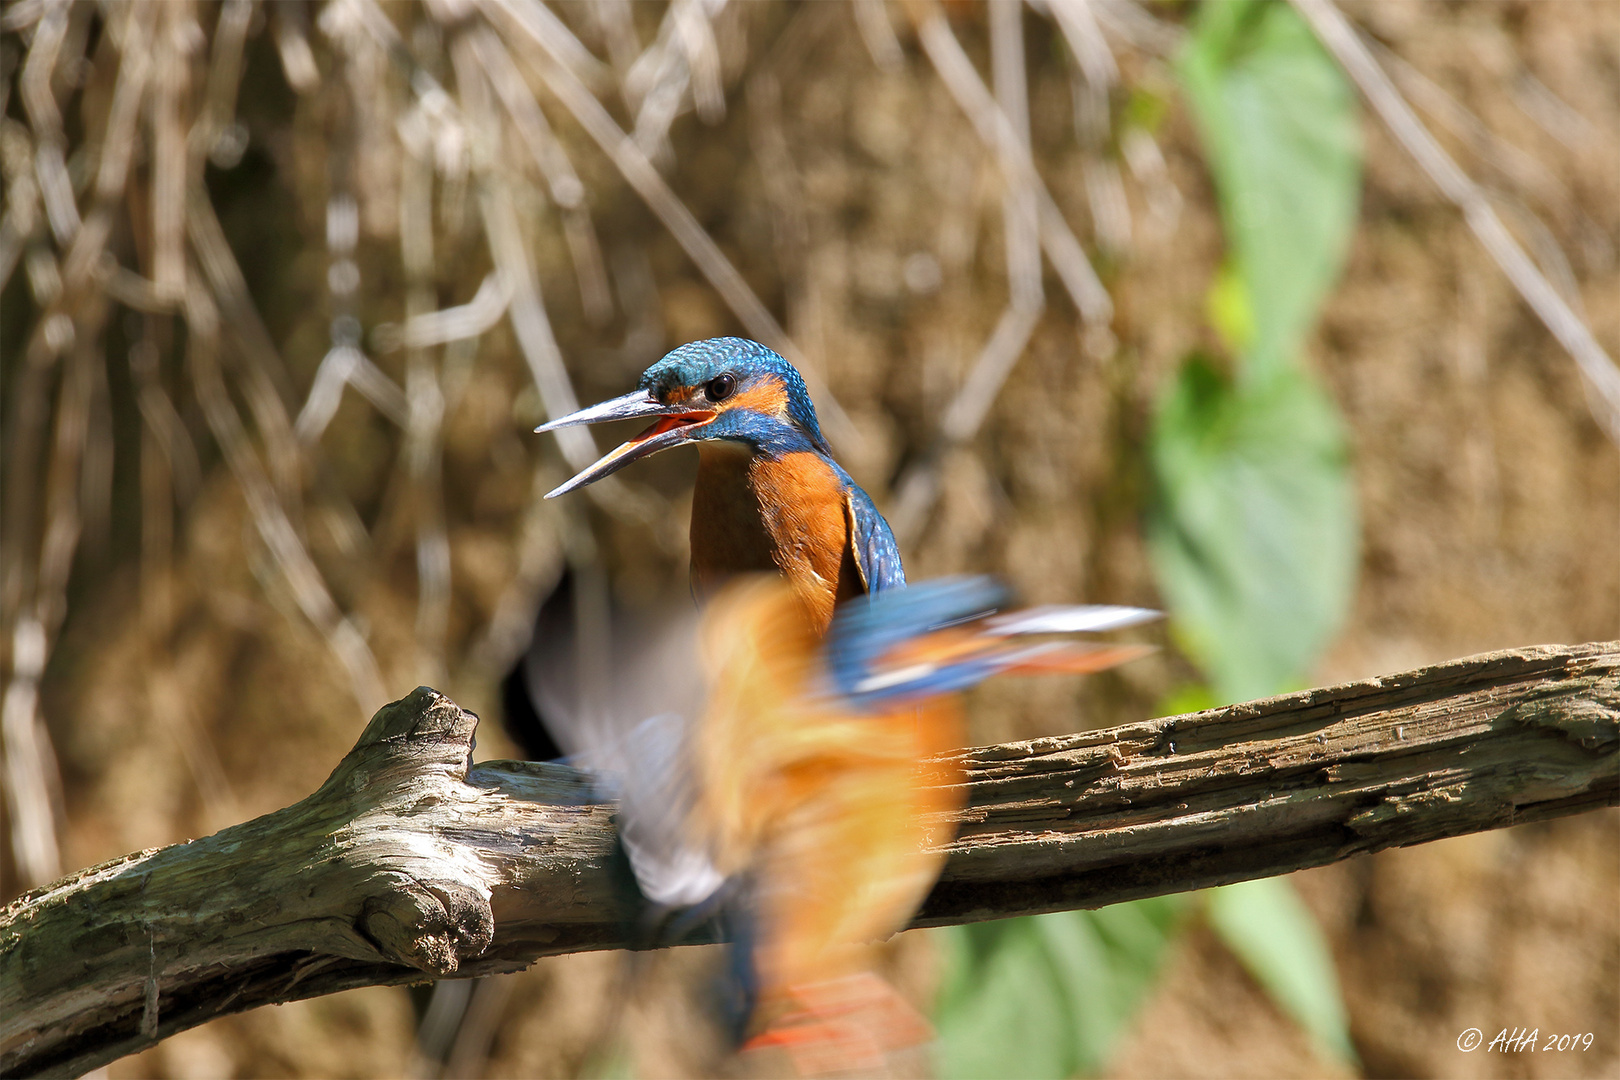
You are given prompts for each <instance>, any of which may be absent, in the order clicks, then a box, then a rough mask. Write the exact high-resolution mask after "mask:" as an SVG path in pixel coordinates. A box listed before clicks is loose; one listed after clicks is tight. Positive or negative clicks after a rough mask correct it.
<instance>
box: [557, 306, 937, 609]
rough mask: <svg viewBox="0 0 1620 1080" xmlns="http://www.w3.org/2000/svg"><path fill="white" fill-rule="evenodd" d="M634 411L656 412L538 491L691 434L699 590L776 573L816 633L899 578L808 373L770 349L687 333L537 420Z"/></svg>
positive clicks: (890, 543) (564, 423)
mask: <svg viewBox="0 0 1620 1080" xmlns="http://www.w3.org/2000/svg"><path fill="white" fill-rule="evenodd" d="M632 417H657V421H656V422H655V423H654V424H653V425H652V426H651V427H649V428H648V429H647V430H645V431H643V432H642V433H641V434H640V435H637V436H636V437H635V438H633V439H631V440H630V441H628V442H626V443H623V444H621V445H620V446H618V447H617V448H615V449H614V450H612V451H610V452H609V453H607V454H606V455H604V456H603V457H602V459H601V460H599V461H597V462H596V463H595V464H593V465H591V466H590V467H589V468H587V469H585V470H584V471H583V472H581V473H580V474H579V475H577V476H575V477H574V478H573V479H571V480H569V481H568V482H567V483H565V484H563V485H561V486H560V487H558V488H557V489H556V490H554V491H552V492H551V493H550V494H548V495H547V496H546V498H548V499H549V498H555V497H556V496H558V495H562V494H565V493H567V492H570V491H573V490H574V489H576V488H580V487H584V486H585V485H586V484H589V483H593V482H594V481H597V480H600V479H601V478H602V477H604V476H608V475H610V474H612V473H615V472H617V471H619V470H620V469H622V468H624V467H625V466H626V465H628V464H630V463H631V462H632V461H636V460H639V459H640V458H644V457H648V456H650V455H652V454H656V453H658V452H659V451H661V450H667V449H669V448H670V447H673V446H685V445H687V444H692V445H695V446H696V447H697V448H698V461H699V464H698V475H697V487H696V489H695V490H694V492H693V494H692V530H691V537H692V580H693V585H694V588H695V591H696V592H697V593H698V594H699V595H700V596H707V595H709V594H710V593H712V592H713V591H714V590H715V589H716V588H717V587H718V586H719V585H721V584H722V583H723V582H724V581H725V579H726V578H728V577H731V576H733V575H736V574H745V573H758V572H764V573H780V574H782V575H783V576H784V577H786V578H787V580H788V583H789V584H790V585H791V586H792V587H793V591H794V592H795V593H796V594H797V595H798V597H799V600H800V602H801V603H803V604H804V605H805V608H806V610H807V611H808V612H809V614H810V618H811V622H812V624H813V625H814V627H815V629H816V631H817V633H821V632H824V631H825V630H826V629H827V627H828V625H829V624H830V623H831V622H832V616H833V609H834V608H835V607H836V606H837V605H838V604H839V603H841V602H842V601H844V600H848V599H850V598H851V597H855V596H862V595H866V594H869V593H871V594H875V593H880V592H882V591H884V590H885V589H891V588H896V587H899V586H902V585H904V584H905V583H906V574H905V571H904V570H903V569H902V568H901V565H900V549H899V548H898V547H897V546H896V544H895V542H894V534H893V533H892V532H890V531H889V523H888V522H887V521H884V520H883V515H881V514H879V513H878V511H877V507H876V506H874V505H873V504H872V499H871V497H870V496H868V495H867V494H866V492H864V491H862V490H861V488H860V487H859V486H858V485H857V484H856V483H855V481H853V480H851V479H850V477H849V474H848V473H847V472H845V471H844V470H843V468H842V467H841V466H840V465H839V464H838V462H836V461H834V460H833V456H832V450H831V448H829V447H828V445H827V440H826V438H825V437H824V436H823V435H822V434H821V426H820V425H819V424H818V423H817V422H816V409H815V406H814V405H812V404H811V402H810V392H809V391H808V390H806V389H805V386H804V379H802V378H801V377H800V376H799V373H798V371H797V370H795V369H794V367H793V365H792V364H790V363H788V362H787V361H786V360H784V359H783V358H782V357H781V356H779V355H777V354H776V353H775V352H772V351H771V350H770V349H767V348H766V347H765V346H763V345H761V344H759V343H758V342H755V341H749V340H747V339H746V338H735V337H722V338H710V339H709V340H707V341H694V342H692V343H691V344H689V345H682V346H681V347H680V348H678V349H676V350H674V351H673V352H671V353H669V354H668V355H666V356H665V357H664V358H663V359H662V360H660V361H658V362H657V363H656V364H654V365H653V366H652V367H650V368H648V369H647V370H646V371H645V372H644V373H643V374H642V376H641V381H640V383H639V384H638V386H637V388H636V389H635V390H633V391H631V392H630V393H628V394H625V395H624V396H623V397H617V398H614V399H612V400H611V401H604V402H602V403H601V404H599V405H592V406H590V407H589V408H585V409H580V410H579V411H578V412H574V413H570V414H569V415H567V416H564V417H561V418H559V419H556V420H553V421H551V422H550V423H546V424H542V425H540V426H539V427H537V428H535V431H537V432H538V431H555V430H556V429H557V428H562V427H570V426H572V425H575V424H596V423H601V422H603V421H607V420H624V419H629V418H632Z"/></svg>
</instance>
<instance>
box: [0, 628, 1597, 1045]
mask: <svg viewBox="0 0 1620 1080" xmlns="http://www.w3.org/2000/svg"><path fill="white" fill-rule="evenodd" d="M476 722H477V721H476V718H474V717H472V716H471V715H469V714H467V713H465V712H463V711H462V710H461V709H459V708H457V707H456V705H455V704H454V703H452V702H451V701H450V700H449V699H447V698H445V697H444V696H442V695H440V694H438V693H436V692H434V691H432V690H429V689H427V688H425V687H424V688H421V689H418V690H417V691H416V692H415V693H413V694H411V695H410V696H409V697H407V698H405V699H404V700H402V701H399V702H395V703H394V704H392V705H389V706H387V707H386V708H384V709H382V710H381V711H379V712H378V713H377V715H376V716H375V717H374V718H373V719H372V721H371V723H370V725H369V726H368V727H367V729H366V731H365V734H364V735H362V736H361V739H360V741H359V743H358V744H357V745H356V746H355V748H354V749H353V750H352V751H351V752H350V753H349V754H348V756H347V757H345V758H344V759H343V761H342V763H341V764H339V766H338V768H337V770H336V771H335V772H333V774H332V776H331V778H330V779H328V780H327V782H326V783H325V784H323V785H322V786H321V788H320V790H319V791H317V792H316V793H315V794H313V795H311V796H310V797H309V798H307V799H305V800H304V801H303V802H300V803H298V804H297V805H295V806H291V807H288V808H286V809H284V810H280V811H277V812H276V813H273V814H269V815H266V816H264V817H262V818H258V819H256V820H254V821H250V822H247V823H245V824H242V825H237V826H234V827H232V828H229V829H225V830H223V831H222V832H219V833H217V834H215V835H214V836H211V837H208V838H206V839H203V840H196V841H192V842H191V843H187V844H178V845H174V846H172V847H167V848H162V849H158V850H154V851H146V852H141V853H139V854H135V855H130V856H127V857H125V858H122V859H118V860H114V861H113V862H110V863H105V864H103V865H101V866H98V867H93V868H91V869H89V870H85V871H81V872H80V873H78V874H75V875H73V876H71V877H69V878H67V879H65V880H63V881H61V882H58V883H57V884H55V885H52V886H50V887H48V888H45V889H40V890H37V891H35V892H33V893H30V894H28V895H26V896H23V897H21V898H19V899H17V900H16V901H14V902H13V903H11V904H10V905H9V906H7V907H6V909H5V910H4V912H3V913H0V1073H3V1074H4V1075H7V1076H16V1075H33V1074H46V1075H71V1074H77V1073H80V1072H83V1071H85V1070H88V1069H90V1068H93V1067H95V1066H97V1065H100V1064H102V1063H104V1062H107V1061H111V1060H113V1059H114V1058H117V1057H119V1056H121V1055H124V1054H128V1053H131V1052H133V1051H135V1050H139V1049H141V1048H143V1047H146V1046H149V1045H151V1044H152V1043H154V1042H156V1041H157V1040H159V1039H161V1038H163V1037H165V1036H168V1035H171V1034H173V1033H175V1032H177V1031H181V1030H184V1029H185V1028H188V1027H191V1026H193V1025H195V1024H199V1023H202V1022H203V1021H205V1020H208V1019H211V1018H213V1017H215V1016H220V1015H222V1014H225V1013H230V1012H237V1011H240V1010H243V1009H248V1008H252V1007H254V1006H258V1005H263V1004H268V1003H271V1002H282V1001H290V1000H293V999H296V998H304V997H313V996H316V995H320V994H327V993H331V992H333V991H336V990H341V989H346V988H349V987H354V986H364V985H368V984H375V983H399V982H410V981H416V980H421V979H426V978H430V977H437V976H443V975H450V974H455V975H463V976H470V975H482V974H488V973H491V972H500V971H512V970H516V969H518V968H521V967H523V966H525V965H526V964H528V963H529V962H530V961H532V960H534V959H535V958H537V957H540V956H546V955H550V954H554V953H562V952H571V951H578V950H585V949H602V948H614V947H620V946H623V945H625V944H626V943H627V942H629V941H631V940H632V939H633V937H634V936H635V934H634V927H635V925H636V918H637V916H638V914H639V912H640V910H641V901H640V899H639V897H638V896H637V893H636V891H635V888H634V885H633V883H632V881H631V879H630V877H629V874H628V869H627V867H626V865H625V863H624V861H623V859H622V856H621V855H620V854H619V853H618V849H617V847H616V845H615V839H614V831H613V823H612V812H613V808H612V806H611V805H608V804H605V803H602V802H600V801H597V800H596V799H595V798H594V797H593V795H592V794H591V791H590V789H589V787H588V785H587V783H586V782H585V780H584V778H583V777H582V776H580V774H578V773H575V772H574V771H572V770H570V769H568V768H565V767H562V766H557V765H545V764H534V763H524V762H511V761H501V762H486V763H484V764H482V765H478V766H472V765H471V750H470V746H471V738H472V733H473V728H474V726H475V724H476ZM1617 751H1620V642H1609V643H1604V644H1593V645H1581V646H1575V647H1552V646H1545V647H1539V648H1529V649H1517V650H1512V651H1509V652H1500V653H1493V654H1489V655H1486V656H1479V657H1473V658H1470V659H1466V660H1457V661H1453V662H1451V663H1447V664H1443V665H1439V666H1437V667H1432V668H1425V669H1421V670H1418V671H1412V672H1406V673H1403V674H1400V675H1393V676H1387V677H1384V678H1382V679H1373V680H1369V681H1367V682H1361V683H1352V684H1348V685H1345V686H1338V687H1333V688H1329V689H1320V690H1309V691H1305V692H1303V693H1299V694H1292V695H1289V696H1286V697H1280V698H1273V699H1270V700H1267V701H1260V702H1251V703H1248V704H1244V705H1235V706H1232V707H1229V708H1225V709H1214V710H1210V711H1208V712H1202V713H1195V714H1191V715H1186V716H1174V717H1167V718H1164V719H1158V720H1150V721H1146V722H1144V723H1139V724H1128V725H1124V726H1122V727H1117V728H1110V729H1108V730H1104V731H1093V732H1086V733H1082V734H1076V735H1066V736H1061V737H1058V738H1052V739H1042V740H1037V741H1035V742H1029V743H1017V744H1011V745H1006V746H993V747H983V748H979V749H975V750H969V751H966V752H965V753H964V754H963V759H964V760H965V762H966V764H967V766H968V772H969V776H970V782H971V793H970V802H969V807H968V809H967V810H966V811H965V812H964V813H963V815H962V821H961V828H960V833H959V835H958V836H957V838H956V840H955V841H954V842H953V843H952V844H951V847H950V851H951V858H950V860H949V862H948V864H947V866H946V869H945V872H944V875H943V877H942V878H941V880H940V882H939V883H938V885H937V886H936V887H935V889H934V891H933V894H932V895H931V896H930V897H929V899H928V902H927V903H926V904H925V906H924V907H923V910H922V911H921V912H920V913H919V915H918V917H917V919H916V923H917V925H926V926H935V925H941V924H946V923H956V922H966V921H971V920H975V919H988V918H998V917H1002V916H1007V915H1021V914H1027V913H1031V912H1039V911H1051V910H1058V909H1063V908H1075V907H1096V906H1101V905H1103V904H1109V903H1114V902H1116V901H1120V900H1127V899H1131V898H1134V897H1142V896H1152V895H1156V894H1160V893H1168V892H1179V891H1182V890H1185V889H1193V888H1200V887H1203V886H1208V885H1216V884H1221V883H1224V882H1231V881H1239V880H1243V879H1246V878H1254V877H1263V876H1267V875H1271V874H1279V873H1285V872H1287V871H1290V870H1297V869H1300V868H1302V867H1307V866H1319V865H1322V864H1324V863H1329V862H1333V861H1336V860H1338V859H1343V858H1346V857H1348V856H1350V855H1354V854H1358V853H1361V852H1368V851H1376V850H1379V849H1381V848H1385V847H1390V846H1395V845H1405V844H1414V843H1419V842H1422V841H1426V840H1434V839H1438V838H1440V837H1445V836H1455V835H1458V834H1462V833H1468V832H1475V831H1479V830H1482V829H1490V828H1496V827H1499V826H1503V825H1509V824H1513V823H1516V822H1522V821H1531V820H1537V819H1541V818H1548V817H1555V816H1559V815H1563V814H1571V813H1578V812H1580V811H1582V810H1587V809H1590V808H1593V807H1598V806H1603V805H1612V804H1615V803H1617V802H1620V753H1617ZM943 824H944V823H942V825H943ZM694 940H695V939H694Z"/></svg>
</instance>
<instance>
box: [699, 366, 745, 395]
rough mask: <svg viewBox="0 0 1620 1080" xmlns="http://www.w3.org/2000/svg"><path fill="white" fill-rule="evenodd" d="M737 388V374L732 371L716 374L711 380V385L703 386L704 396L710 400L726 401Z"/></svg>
mask: <svg viewBox="0 0 1620 1080" xmlns="http://www.w3.org/2000/svg"><path fill="white" fill-rule="evenodd" d="M736 390H737V376H735V375H733V374H732V373H731V372H729V371H728V372H726V373H725V374H723V375H716V376H715V377H714V378H712V379H710V380H709V385H708V386H705V387H704V388H703V396H704V397H706V398H708V399H709V400H710V401H724V400H726V398H728V397H730V396H731V395H732V394H733V393H735V392H736Z"/></svg>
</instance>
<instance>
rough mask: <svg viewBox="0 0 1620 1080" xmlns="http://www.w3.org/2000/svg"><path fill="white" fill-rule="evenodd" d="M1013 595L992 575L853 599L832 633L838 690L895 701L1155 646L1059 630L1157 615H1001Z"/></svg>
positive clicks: (859, 699) (1082, 668)
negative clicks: (1080, 637) (1101, 641)
mask: <svg viewBox="0 0 1620 1080" xmlns="http://www.w3.org/2000/svg"><path fill="white" fill-rule="evenodd" d="M1007 596H1008V594H1007V591H1006V589H1005V588H1004V587H1003V586H1001V585H1000V584H998V583H997V582H996V581H994V580H993V579H991V578H986V577H959V578H944V579H941V580H938V581H929V582H924V583H921V584H918V585H912V586H910V587H908V588H905V589H899V590H895V591H892V592H888V593H884V594H882V595H879V596H871V597H867V598H865V599H864V600H857V601H852V602H850V603H848V604H846V605H845V606H844V607H843V608H842V609H840V611H839V614H838V616H837V617H836V618H835V619H834V621H833V625H832V627H831V629H830V630H829V632H828V639H827V655H828V668H829V672H830V674H831V676H832V683H833V686H834V688H835V692H837V693H839V694H841V695H843V696H844V697H845V698H847V699H848V700H849V701H850V702H851V703H853V704H855V705H856V706H858V707H861V708H865V709H869V710H873V709H883V708H893V707H895V706H897V705H900V704H902V703H904V702H907V701H916V700H921V699H924V698H928V697H934V696H937V695H941V694H949V693H954V692H956V691H960V690H966V689H968V688H969V687H972V686H975V685H977V684H978V683H980V682H983V681H984V680H985V679H988V678H991V677H993V676H995V675H999V674H1003V673H1008V672H1019V671H1025V672H1050V673H1058V672H1067V673H1085V672H1094V671H1102V670H1104V669H1106V668H1110V667H1114V666H1116V665H1118V664H1121V663H1124V662H1125V661H1127V660H1131V659H1135V658H1136V657H1138V656H1141V655H1144V654H1145V653H1147V652H1151V651H1152V649H1151V648H1150V647H1148V646H1142V645H1098V644H1093V643H1089V642H1082V641H1075V640H1072V639H1067V638H1062V637H1056V636H1055V635H1072V634H1075V633H1081V632H1093V631H1103V630H1114V629H1119V628H1123V627H1127V626H1134V625H1138V624H1140V623H1143V622H1147V621H1149V620H1151V619H1155V618H1158V613H1157V612H1154V611H1149V610H1147V609H1144V608H1125V607H1101V606H1094V605H1088V606H1068V607H1063V606H1047V607H1040V608H1029V609H1024V610H1019V611H1013V612H1009V613H1006V614H997V613H996V610H997V608H999V607H1000V606H1001V605H1002V604H1004V603H1005V602H1006V600H1007Z"/></svg>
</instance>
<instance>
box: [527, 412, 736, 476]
mask: <svg viewBox="0 0 1620 1080" xmlns="http://www.w3.org/2000/svg"><path fill="white" fill-rule="evenodd" d="M637 416H656V417H658V418H659V420H658V422H657V423H656V424H654V425H653V426H652V427H650V428H648V429H647V430H646V431H643V432H642V433H641V434H640V435H637V436H636V437H635V438H633V439H631V440H630V441H629V442H625V443H620V444H619V445H618V446H616V447H614V448H613V449H612V450H610V451H608V452H607V453H606V454H604V455H602V457H601V459H600V460H598V461H597V462H596V463H595V464H593V465H591V466H589V467H588V468H586V469H584V470H582V471H581V472H580V473H579V475H577V476H575V477H574V478H573V479H571V480H569V481H568V482H567V483H565V484H562V485H560V486H558V487H557V488H555V489H553V490H552V491H549V492H547V493H546V498H548V499H555V498H556V497H557V496H558V495H566V494H568V492H570V491H573V490H574V489H575V488H582V487H584V486H585V485H586V484H592V483H595V482H596V481H598V480H600V479H602V477H604V476H611V475H612V474H613V473H616V472H618V471H619V470H620V469H622V468H624V467H625V466H626V465H628V464H630V463H631V462H632V461H635V460H637V459H638V458H644V457H647V456H648V455H649V454H656V453H658V451H660V450H667V449H668V448H670V447H671V446H677V445H679V444H680V443H683V442H686V441H687V440H688V439H690V438H691V433H692V430H693V429H694V428H697V427H699V426H701V425H703V424H706V423H708V422H709V421H710V420H713V419H714V417H715V413H714V410H713V409H692V408H688V407H686V406H685V405H681V404H673V405H666V404H664V403H663V402H661V401H659V400H658V399H657V398H655V397H653V396H652V394H651V393H649V392H648V391H646V390H633V391H631V392H630V393H628V394H625V395H624V396H623V397H616V398H613V399H612V400H611V401H604V402H602V403H601V404H598V405H591V406H589V407H588V408H584V409H580V410H579V411H578V412H571V413H569V414H568V415H567V416H561V417H558V418H557V419H555V420H552V421H550V422H549V423H545V424H541V425H540V426H539V427H537V428H535V429H534V430H535V431H536V432H541V431H556V430H557V429H558V428H565V427H573V426H574V425H576V424H600V423H605V422H606V421H608V420H629V419H632V418H634V417H637Z"/></svg>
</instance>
